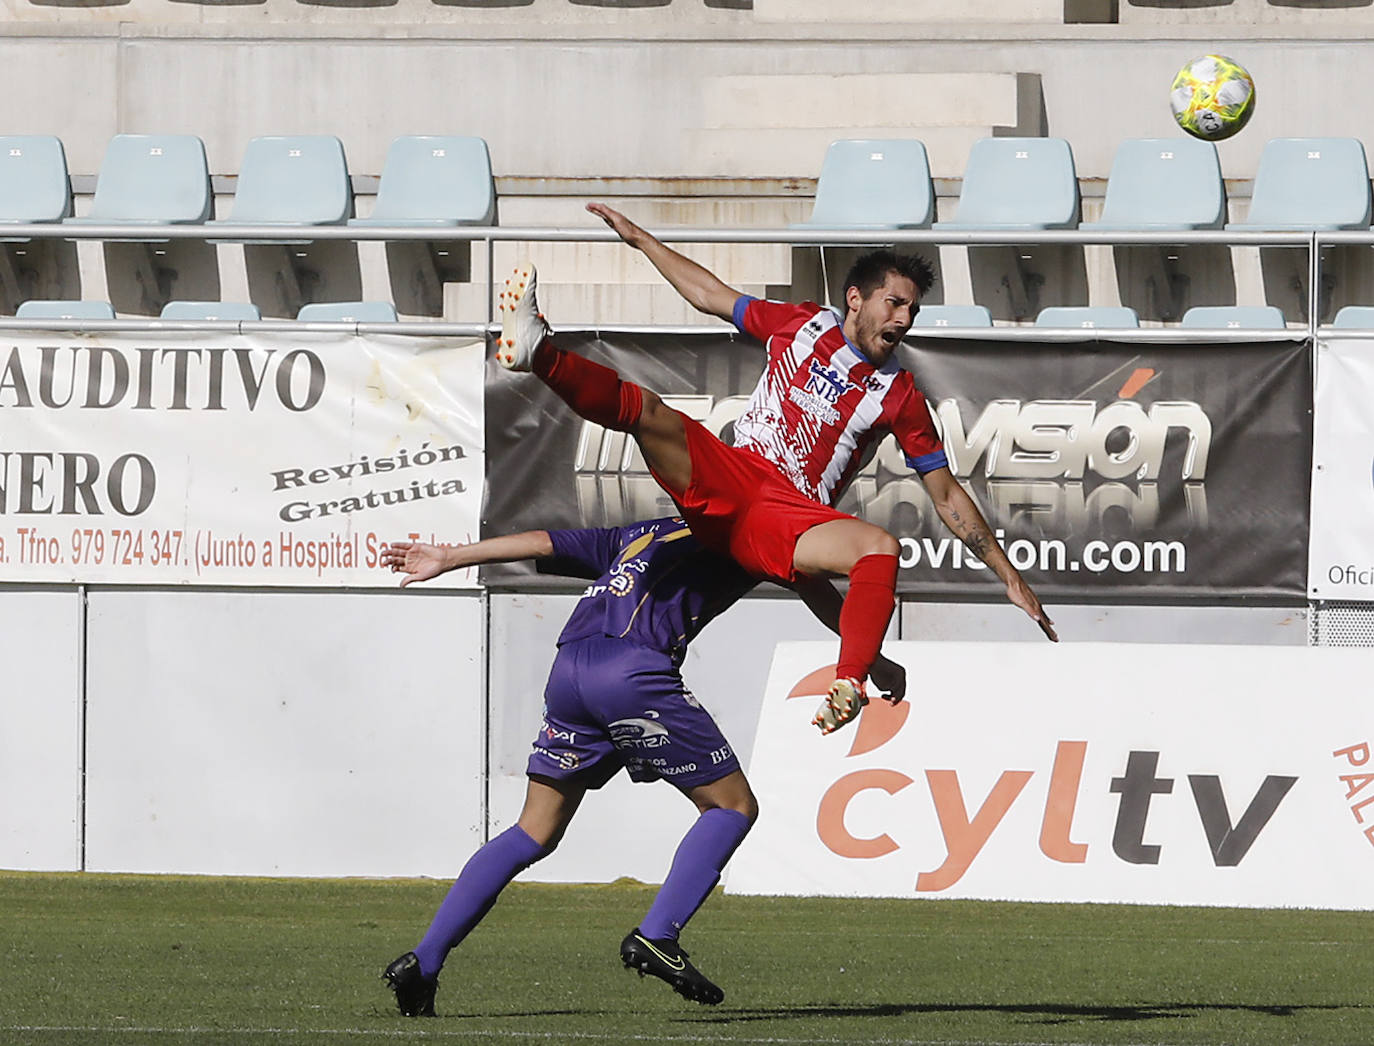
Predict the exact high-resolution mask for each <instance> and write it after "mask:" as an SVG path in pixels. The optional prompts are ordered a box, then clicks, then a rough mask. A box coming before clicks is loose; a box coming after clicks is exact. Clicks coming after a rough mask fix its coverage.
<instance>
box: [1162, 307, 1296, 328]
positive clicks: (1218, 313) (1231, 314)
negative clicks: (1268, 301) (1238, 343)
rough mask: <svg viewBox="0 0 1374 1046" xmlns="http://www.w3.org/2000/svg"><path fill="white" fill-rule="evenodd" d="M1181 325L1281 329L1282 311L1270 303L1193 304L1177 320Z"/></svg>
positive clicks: (1285, 324)
mask: <svg viewBox="0 0 1374 1046" xmlns="http://www.w3.org/2000/svg"><path fill="white" fill-rule="evenodd" d="M1179 325H1180V326H1183V327H1207V328H1210V329H1212V330H1219V329H1224V328H1227V327H1243V328H1245V329H1246V330H1283V329H1284V328H1286V327H1287V326H1288V324H1287V323H1285V322H1284V319H1283V312H1282V311H1280V310H1279V309H1277V308H1275V307H1274V306H1272V305H1195V306H1194V307H1193V308H1191V309H1189V310H1188V311H1187V312H1185V313H1184V314H1183V318H1182V319H1181V320H1180V321H1179Z"/></svg>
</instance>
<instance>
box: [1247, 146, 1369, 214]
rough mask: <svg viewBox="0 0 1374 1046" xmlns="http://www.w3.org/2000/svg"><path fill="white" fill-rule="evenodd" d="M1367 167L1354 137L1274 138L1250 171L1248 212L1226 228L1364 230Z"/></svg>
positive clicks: (1361, 149)
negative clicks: (1252, 184) (1251, 189)
mask: <svg viewBox="0 0 1374 1046" xmlns="http://www.w3.org/2000/svg"><path fill="white" fill-rule="evenodd" d="M1369 219H1370V189H1369V166H1368V163H1367V162H1366V160H1365V152H1364V145H1363V143H1361V142H1360V140H1359V139H1358V138H1273V139H1271V140H1270V141H1269V142H1268V143H1266V144H1265V146H1264V151H1263V152H1262V153H1261V154H1260V159H1259V165H1258V167H1257V168H1256V170H1255V188H1254V193H1253V195H1252V197H1251V202H1250V213H1249V215H1248V216H1247V218H1246V220H1245V221H1243V222H1230V223H1228V224H1227V226H1226V228H1227V229H1234V230H1240V231H1243V230H1250V231H1266V232H1286V231H1295V230H1301V231H1306V230H1309V229H1316V230H1322V229H1367V228H1369Z"/></svg>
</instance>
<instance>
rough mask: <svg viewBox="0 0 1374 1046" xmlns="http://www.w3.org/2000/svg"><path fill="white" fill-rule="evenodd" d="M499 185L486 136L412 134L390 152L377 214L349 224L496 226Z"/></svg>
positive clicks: (380, 190)
mask: <svg viewBox="0 0 1374 1046" xmlns="http://www.w3.org/2000/svg"><path fill="white" fill-rule="evenodd" d="M495 221H496V183H495V181H493V179H492V175H491V155H490V153H489V152H488V151H487V143H486V142H485V141H484V140H483V139H481V138H464V137H459V136H456V135H444V136H441V135H408V136H404V137H401V138H397V139H395V140H394V141H393V142H392V143H391V146H390V148H388V149H387V153H386V163H385V164H384V165H383V166H382V177H381V181H380V182H379V183H378V186H377V201H376V204H375V206H374V207H373V208H372V214H371V215H369V216H368V217H366V218H353V219H351V220H350V221H349V223H348V224H349V225H362V226H366V225H397V226H418V227H425V226H447V225H492V224H494V223H495Z"/></svg>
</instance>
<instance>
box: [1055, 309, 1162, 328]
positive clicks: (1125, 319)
mask: <svg viewBox="0 0 1374 1046" xmlns="http://www.w3.org/2000/svg"><path fill="white" fill-rule="evenodd" d="M1035 325H1036V326H1037V327H1104V328H1125V327H1139V326H1140V317H1139V316H1137V315H1136V311H1135V310H1134V309H1128V308H1127V307H1126V306H1124V305H1051V306H1049V307H1047V308H1044V309H1041V310H1040V312H1039V313H1038V314H1037V315H1036V317H1035Z"/></svg>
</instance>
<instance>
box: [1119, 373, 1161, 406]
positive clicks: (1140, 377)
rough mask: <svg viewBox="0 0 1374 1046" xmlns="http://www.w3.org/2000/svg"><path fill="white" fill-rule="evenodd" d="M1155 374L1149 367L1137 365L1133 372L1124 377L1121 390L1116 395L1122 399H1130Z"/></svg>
mask: <svg viewBox="0 0 1374 1046" xmlns="http://www.w3.org/2000/svg"><path fill="white" fill-rule="evenodd" d="M1155 374H1156V371H1155V370H1153V369H1152V368H1150V367H1137V368H1136V371H1135V373H1134V374H1132V375H1131V376H1130V377H1129V378H1127V379H1126V384H1125V385H1122V386H1121V391H1120V392H1119V393H1117V395H1119V396H1120V397H1121V398H1122V399H1123V400H1128V399H1130V398H1131V397H1132V396H1134V395H1135V394H1136V393H1137V392H1139V391H1140V390H1141V389H1143V388H1144V387H1145V386H1146V385H1148V384H1149V383H1150V382H1151V381H1153V380H1154V376H1155Z"/></svg>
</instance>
